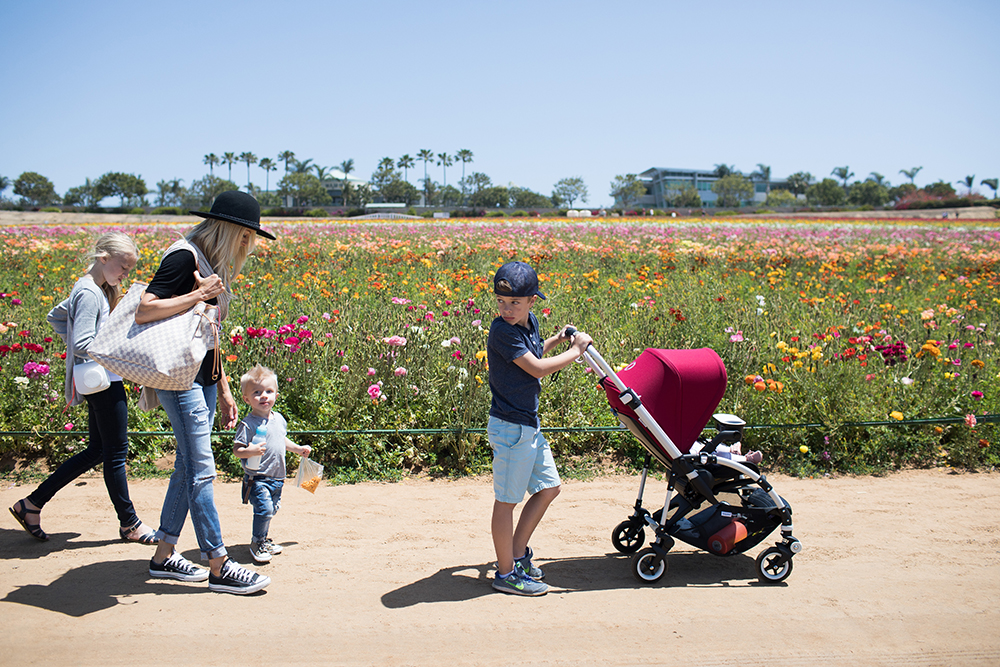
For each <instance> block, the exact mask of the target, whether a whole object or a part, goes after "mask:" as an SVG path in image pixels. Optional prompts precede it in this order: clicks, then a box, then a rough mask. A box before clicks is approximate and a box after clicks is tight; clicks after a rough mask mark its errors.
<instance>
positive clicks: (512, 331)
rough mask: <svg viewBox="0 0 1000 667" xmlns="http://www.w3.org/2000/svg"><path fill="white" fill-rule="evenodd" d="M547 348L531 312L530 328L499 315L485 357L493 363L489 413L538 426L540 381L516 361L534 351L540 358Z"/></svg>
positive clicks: (526, 424) (499, 417)
mask: <svg viewBox="0 0 1000 667" xmlns="http://www.w3.org/2000/svg"><path fill="white" fill-rule="evenodd" d="M543 351H544V347H543V341H542V338H541V336H540V335H539V333H538V319H537V318H535V315H534V313H530V312H529V313H528V326H527V328H525V327H522V326H518V325H516V324H508V323H507V322H504V321H503V318H502V317H497V318H496V319H494V320H493V323H492V324H490V335H489V338H488V339H487V342H486V355H487V356H486V358H487V361H488V362H489V364H490V392H491V393H492V394H493V401H492V403H491V404H490V416H491V417H496V418H497V419H503V420H504V421H508V422H512V423H514V424H523V425H524V426H531V427H533V428H538V395H539V394H540V393H541V391H542V383H541V381H540V380H539V379H538V378H536V377H534V376H533V375H531V374H529V373H526V372H525V371H523V370H521V369H520V368H519V367H518V366H517V364H515V363H514V360H515V359H517V358H518V357H520V356H522V355H524V354H526V353H527V352H531V353H532V354H534V355H535V356H536V357H538V358H539V359H541V358H542V354H543Z"/></svg>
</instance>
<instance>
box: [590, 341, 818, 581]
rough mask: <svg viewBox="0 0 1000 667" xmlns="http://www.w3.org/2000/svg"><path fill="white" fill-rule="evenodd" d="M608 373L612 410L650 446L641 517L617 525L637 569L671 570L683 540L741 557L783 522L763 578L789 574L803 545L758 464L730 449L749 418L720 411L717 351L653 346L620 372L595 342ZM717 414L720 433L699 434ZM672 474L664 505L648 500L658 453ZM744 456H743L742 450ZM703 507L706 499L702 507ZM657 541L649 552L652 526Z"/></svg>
mask: <svg viewBox="0 0 1000 667" xmlns="http://www.w3.org/2000/svg"><path fill="white" fill-rule="evenodd" d="M584 358H585V360H586V362H587V363H588V364H589V365H590V367H591V368H592V369H593V370H594V372H595V373H597V374H598V376H599V377H601V380H600V385H601V387H602V388H603V389H604V390H605V392H606V393H607V395H608V402H609V403H610V405H611V408H612V411H613V412H614V413H615V415H616V416H617V417H618V419H619V420H620V421H621V422H622V424H623V425H625V427H627V428H628V429H629V430H630V431H631V432H632V433H633V434H634V435H635V436H636V437H637V438H638V439H639V441H640V442H641V443H642V444H643V446H644V447H645V448H646V451H647V454H646V459H645V463H644V464H643V469H642V476H641V478H640V481H639V496H638V498H637V499H636V501H635V508H634V512H633V513H632V515H631V516H630V517H629V518H628V519H626V520H625V521H623V522H621V523H620V524H618V526H616V527H615V529H614V531H612V534H611V542H612V544H613V545H614V546H615V548H616V549H617V550H618V551H619V552H621V553H634V554H635V556H634V557H633V558H632V568H631V569H632V574H633V576H635V578H636V579H638V580H639V581H640V582H642V583H652V582H655V581H658V580H659V579H660V578H661V577H662V576H663V575H664V573H665V572H666V570H667V559H666V555H667V552H668V551H670V549H671V547H673V545H674V540H681V541H682V542H685V543H687V544H690V545H692V546H694V547H697V548H698V549H704V550H706V551H708V552H710V553H712V554H715V555H717V556H733V555H736V554H740V553H743V552H745V551H747V550H749V549H751V548H753V547H755V546H756V545H758V544H760V543H761V541H763V540H764V539H765V538H766V537H767V536H768V535H770V534H771V533H772V532H773V531H774V529H775V528H777V527H778V526H781V536H782V539H781V541H780V542H776V543H775V545H774V546H772V547H769V548H768V549H765V550H764V551H762V552H761V553H760V555H759V556H758V557H757V561H756V572H757V577H758V579H759V580H760V581H761V582H762V583H777V582H781V581H784V580H785V579H786V578H788V575H789V574H791V572H792V556H793V555H795V554H797V553H799V552H800V551H801V550H802V544H801V543H800V542H799V541H798V540H797V539H795V538H794V537H793V536H792V509H791V507H790V506H789V504H788V503H787V502H786V501H785V500H784V499H783V498H781V497H780V496H779V495H778V494H777V493H776V492H775V490H774V488H773V487H772V486H771V484H770V483H768V481H767V479H765V477H764V476H763V475H761V474H760V470H759V469H758V468H757V466H756V465H754V464H752V463H748V462H745V461H739V460H734V459H732V458H730V456H731V455H729V454H728V450H729V447H726V446H722V447H720V445H729V446H731V445H735V444H736V443H740V442H741V440H742V437H743V427H744V426H745V425H746V422H744V421H743V420H742V419H740V418H739V417H737V416H735V415H730V414H713V410H715V408H716V407H717V406H718V404H719V401H721V400H722V395H723V393H724V392H725V389H726V369H725V366H724V365H723V363H722V360H721V359H720V358H719V355H718V354H716V353H715V351H714V350H711V349H707V348H706V349H699V350H657V349H652V348H650V349H646V350H645V351H644V352H643V353H642V354H640V355H639V357H638V358H637V359H636V360H635V361H634V362H632V363H631V364H630V365H629V366H627V367H626V368H625V369H623V370H622V371H621V372H620V373H615V371H614V370H613V369H612V368H611V366H609V365H608V363H607V362H606V361H605V360H604V359H603V358H602V357H601V355H600V354H599V353H598V352H597V350H596V349H595V348H594V346H593V345H591V346H589V347H588V348H587V352H586V353H585V354H584ZM709 419H712V420H713V422H714V428H715V431H716V434H715V436H714V437H713V438H712V439H711V440H707V441H706V440H702V439H700V436H701V433H702V430H703V429H704V428H705V427H706V425H707V424H708V422H709ZM653 458H655V459H656V460H657V461H659V462H660V463H662V464H663V465H664V466H666V468H667V470H668V471H669V480H668V486H667V497H666V500H665V501H664V503H663V507H662V508H659V509H657V510H656V511H655V512H652V513H650V512H649V511H648V510H647V509H645V508H644V507H643V506H642V494H643V489H644V488H645V486H646V477H647V473H648V470H649V465H650V463H651V462H652V459H653ZM737 458H739V457H737ZM703 505H707V507H704V509H702V506H703ZM646 528H649V529H650V530H651V531H652V533H653V535H654V540H653V542H652V543H651V544H650V546H649V547H647V548H645V549H642V550H641V551H640V548H641V547H642V544H643V540H644V539H645V530H646Z"/></svg>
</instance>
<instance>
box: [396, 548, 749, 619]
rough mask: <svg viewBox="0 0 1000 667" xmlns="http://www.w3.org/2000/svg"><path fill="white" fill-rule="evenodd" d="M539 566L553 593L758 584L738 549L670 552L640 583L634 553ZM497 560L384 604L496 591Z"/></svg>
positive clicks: (440, 576)
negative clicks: (658, 574)
mask: <svg viewBox="0 0 1000 667" xmlns="http://www.w3.org/2000/svg"><path fill="white" fill-rule="evenodd" d="M536 565H538V566H539V567H540V568H542V569H543V570H544V571H545V581H546V583H548V584H549V585H550V586H551V587H552V588H551V589H550V592H551V593H556V594H565V593H586V592H592V591H608V590H625V589H640V588H685V587H692V586H732V585H738V586H741V585H753V584H756V582H757V579H756V574H755V573H754V567H755V564H754V559H753V558H751V557H750V556H747V555H744V554H739V555H735V556H730V557H727V558H720V557H718V556H713V555H712V554H708V553H704V552H695V553H691V552H681V553H670V554H667V572H666V574H664V576H663V578H662V579H661V580H660V581H658V582H656V583H654V584H641V583H639V582H638V581H637V580H636V579H635V578H634V577H633V576H632V571H631V567H632V556H631V555H629V554H619V553H609V554H606V555H604V556H584V557H581V558H566V559H561V560H550V561H546V560H544V559H539V560H538V561H536ZM494 569H495V567H494V566H493V565H492V564H479V565H459V566H455V567H448V568H443V569H441V570H438V571H437V572H435V573H434V574H432V575H430V576H429V577H426V578H424V579H420V580H418V581H415V582H413V583H412V584H406V585H405V586H402V587H400V588H397V589H396V590H393V591H389V592H388V593H386V594H385V595H383V596H382V606H384V607H387V608H389V609H401V608H403V607H412V606H413V605H416V604H421V603H431V602H461V601H464V600H472V599H475V598H478V597H482V596H484V595H491V594H492V593H493V589H492V588H491V587H490V583H491V581H492V577H491V576H489V572H490V571H491V570H494Z"/></svg>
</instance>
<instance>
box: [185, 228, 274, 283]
mask: <svg viewBox="0 0 1000 667" xmlns="http://www.w3.org/2000/svg"><path fill="white" fill-rule="evenodd" d="M244 232H250V243H248V244H247V245H246V247H243V245H242V238H243V234H244ZM185 238H186V239H187V240H188V241H190V242H191V243H193V244H195V245H196V246H198V247H199V248H201V251H202V252H203V253H205V257H207V258H208V261H209V262H210V263H211V264H212V268H213V269H215V272H216V273H217V274H219V277H220V278H222V284H223V285H225V287H226V291H227V292H229V293H230V294H231V293H232V286H231V284H230V283H231V282H232V279H233V278H235V277H236V276H238V275H240V271H242V270H243V265H244V264H245V263H246V261H247V257H248V256H249V255H250V253H251V252H253V248H254V245H255V244H256V243H257V232H255V231H254V230H252V229H250V228H249V227H243V226H242V225H237V224H236V223H233V222H226V221H225V220H219V219H217V218H205V220H204V221H203V222H202V223H201V224H199V225H198V226H197V227H195V228H194V229H192V230H191V231H190V232H188V233H187V236H186V237H185Z"/></svg>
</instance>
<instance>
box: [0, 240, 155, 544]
mask: <svg viewBox="0 0 1000 667" xmlns="http://www.w3.org/2000/svg"><path fill="white" fill-rule="evenodd" d="M88 259H89V261H90V267H89V268H88V270H87V273H85V274H84V275H83V277H82V278H80V279H79V280H77V281H76V284H75V285H73V290H72V292H70V295H69V298H68V299H66V300H65V301H63V302H62V303H60V304H59V305H58V306H56V307H55V308H53V309H52V311H51V312H49V315H48V318H47V319H48V321H49V323H50V324H51V325H52V327H53V328H54V329H55V330H56V333H58V334H59V336H60V337H61V338H62V339H63V341H64V342H65V343H66V347H67V350H66V384H65V394H66V403H67V405H79V404H81V403H83V402H84V399H86V402H87V408H88V418H87V422H88V431H89V434H90V442H89V444H88V445H87V448H86V449H85V450H83V451H82V452H80V453H79V454H76V455H74V456H73V457H71V458H70V459H68V460H67V461H66V462H65V463H63V464H62V465H61V466H59V468H57V469H56V471H55V472H53V473H52V474H51V475H49V477H48V478H47V479H46V480H45V481H44V482H42V483H41V484H40V485H39V486H38V488H37V489H35V490H34V491H33V492H32V493H31V494H29V495H28V496H27V497H26V498H22V499H21V500H19V501H17V502H16V503H15V504H14V506H13V507H11V508H10V513H11V514H12V515H14V518H15V519H17V521H18V523H20V524H21V527H22V528H24V529H25V530H26V531H28V533H29V534H31V536H32V537H34V538H35V539H37V540H41V541H45V540H47V539H49V538H48V535H46V534H45V531H43V530H42V527H41V525H40V522H41V516H40V513H41V511H42V508H43V507H44V506H45V504H46V503H47V502H48V501H49V500H51V499H52V497H53V496H54V495H55V494H56V492H58V491H59V489H61V488H63V487H64V486H66V485H67V484H69V483H70V482H72V481H73V480H75V479H76V478H77V477H79V476H80V475H82V474H83V473H84V472H86V471H88V470H90V469H91V468H93V467H94V466H96V465H97V464H98V463H103V464H104V484H105V486H106V487H107V489H108V495H109V496H110V497H111V503H112V504H113V505H114V507H115V512H117V514H118V521H119V523H120V527H119V529H118V534H119V536H120V537H121V539H123V540H127V541H130V542H140V543H142V544H155V543H156V537H155V534H154V532H153V530H152V529H151V528H149V527H148V526H146V525H145V524H143V523H142V521H140V520H139V517H138V516H137V515H136V513H135V507H134V506H133V505H132V500H131V499H130V498H129V492H128V479H127V478H126V474H125V459H126V458H127V456H128V404H127V402H126V395H125V387H124V385H123V384H122V379H121V378H120V377H119V376H117V375H114V374H113V373H108V375H109V377H110V380H111V386H109V387H108V388H107V389H104V390H103V391H99V392H96V393H93V394H88V395H87V396H81V395H80V394H79V393H78V392H77V391H76V389H75V385H74V384H73V369H74V367H75V366H76V365H77V364H80V363H83V362H85V361H89V357H88V355H87V348H88V347H89V346H90V343H91V342H92V341H93V340H94V337H95V336H96V335H97V332H98V330H99V329H100V328H101V325H103V324H104V322H105V321H107V318H108V315H109V313H110V312H111V310H112V309H113V308H114V307H115V306H116V305H117V304H118V301H119V300H120V299H121V283H122V281H123V280H124V279H125V278H127V277H128V274H129V272H130V271H131V270H132V269H134V268H135V265H136V262H137V261H138V259H139V251H138V249H137V248H136V246H135V243H134V242H133V241H132V238H131V237H130V236H129V235H128V234H125V233H123V232H108V233H107V234H104V235H103V236H101V237H100V238H99V239H97V242H96V243H95V244H94V248H93V250H92V251H91V252H90V254H89V255H88Z"/></svg>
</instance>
